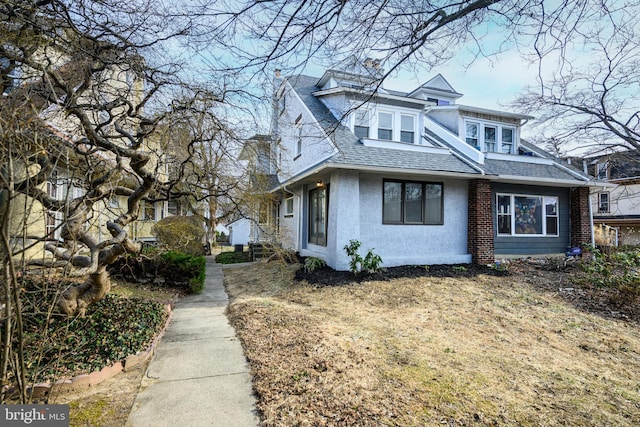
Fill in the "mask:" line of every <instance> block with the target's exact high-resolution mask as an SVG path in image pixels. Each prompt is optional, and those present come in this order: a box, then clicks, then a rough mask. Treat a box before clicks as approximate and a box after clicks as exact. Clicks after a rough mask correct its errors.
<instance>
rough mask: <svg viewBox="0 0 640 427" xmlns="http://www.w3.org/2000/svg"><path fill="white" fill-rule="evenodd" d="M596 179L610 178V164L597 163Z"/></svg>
mask: <svg viewBox="0 0 640 427" xmlns="http://www.w3.org/2000/svg"><path fill="white" fill-rule="evenodd" d="M596 177H597V178H598V179H600V180H606V179H608V178H609V162H608V161H605V162H602V163H596Z"/></svg>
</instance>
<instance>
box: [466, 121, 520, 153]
mask: <svg viewBox="0 0 640 427" xmlns="http://www.w3.org/2000/svg"><path fill="white" fill-rule="evenodd" d="M470 126H475V129H476V130H477V137H476V138H471V137H470V135H469V127H470ZM487 128H494V129H495V130H496V133H495V140H491V141H487V140H486V139H485V136H486V135H485V132H486V129H487ZM503 129H509V130H510V131H511V133H512V136H513V138H512V139H513V140H512V141H511V142H506V143H505V141H503V132H502V131H503ZM464 132H465V134H464V135H465V141H466V143H467V144H469V145H471V146H472V147H476V148H478V149H479V150H480V151H482V152H483V153H499V154H513V153H514V150H515V147H516V145H517V144H516V142H517V139H518V136H517V128H516V127H515V126H510V125H503V124H502V123H498V122H486V121H482V120H477V119H475V118H473V119H467V118H465V119H464ZM470 140H471V141H470ZM474 140H475V145H474V143H473V142H472V141H474ZM487 144H492V145H493V150H489V149H487V148H488V147H487ZM503 144H504V146H503ZM504 147H508V149H507V150H506V151H505V150H504Z"/></svg>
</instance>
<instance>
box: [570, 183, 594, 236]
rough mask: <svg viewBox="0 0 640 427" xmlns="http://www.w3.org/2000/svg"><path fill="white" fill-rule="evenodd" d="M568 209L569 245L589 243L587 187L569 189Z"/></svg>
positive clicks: (589, 227)
mask: <svg viewBox="0 0 640 427" xmlns="http://www.w3.org/2000/svg"><path fill="white" fill-rule="evenodd" d="M569 210H570V213H569V218H570V221H571V246H580V245H582V244H584V243H591V221H590V218H589V188H588V187H576V188H572V189H571V199H570V201H569Z"/></svg>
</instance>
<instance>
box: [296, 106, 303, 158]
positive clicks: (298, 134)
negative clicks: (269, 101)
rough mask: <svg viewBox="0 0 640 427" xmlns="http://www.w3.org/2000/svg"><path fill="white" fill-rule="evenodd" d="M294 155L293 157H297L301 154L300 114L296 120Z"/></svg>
mask: <svg viewBox="0 0 640 427" xmlns="http://www.w3.org/2000/svg"><path fill="white" fill-rule="evenodd" d="M296 136H297V140H296V154H295V157H299V156H300V155H301V154H302V114H300V115H299V116H298V118H297V119H296Z"/></svg>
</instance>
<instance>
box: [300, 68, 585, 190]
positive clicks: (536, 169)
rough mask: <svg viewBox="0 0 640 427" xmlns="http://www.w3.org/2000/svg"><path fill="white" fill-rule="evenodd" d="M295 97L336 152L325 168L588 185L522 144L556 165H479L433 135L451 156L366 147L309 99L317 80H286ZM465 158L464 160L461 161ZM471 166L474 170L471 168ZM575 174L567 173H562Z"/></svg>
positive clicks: (487, 161)
mask: <svg viewBox="0 0 640 427" xmlns="http://www.w3.org/2000/svg"><path fill="white" fill-rule="evenodd" d="M288 81H289V83H290V84H291V85H292V87H293V88H294V90H295V91H296V93H297V94H298V96H299V97H300V98H301V99H302V101H303V102H304V103H305V104H306V106H307V108H308V109H309V111H310V112H311V113H312V114H313V115H314V117H315V118H316V120H317V121H318V123H319V124H320V126H322V128H323V129H324V131H325V132H326V133H327V135H329V136H330V137H331V139H332V140H333V141H334V143H335V145H336V147H337V148H338V153H336V154H334V155H333V156H332V157H331V158H330V159H328V160H326V161H325V162H323V163H325V164H327V165H341V166H349V165H353V166H354V167H357V166H369V167H374V168H375V167H378V168H381V169H384V168H393V169H407V170H421V171H425V172H448V173H462V174H470V175H476V176H477V175H480V172H479V170H478V169H481V170H483V171H484V173H485V174H486V175H488V176H500V175H508V176H510V177H523V178H540V182H541V183H543V182H544V181H545V180H549V179H551V180H567V181H588V180H589V178H588V176H585V175H584V174H582V173H581V172H580V171H577V170H575V169H574V168H572V167H570V166H568V165H566V166H565V167H561V166H559V165H558V164H557V162H558V161H557V160H556V159H554V158H553V156H551V155H549V154H548V153H546V152H544V151H543V150H541V149H540V148H539V147H535V146H533V145H532V144H528V143H524V144H525V146H526V147H527V148H529V149H530V150H531V151H534V152H538V151H540V152H541V153H538V154H539V155H540V154H542V153H546V155H544V156H543V157H546V158H550V159H552V160H554V161H555V162H556V163H554V164H551V165H545V164H537V163H527V162H520V161H509V160H496V159H485V163H484V164H483V165H480V164H477V163H475V162H472V161H471V160H468V161H467V162H465V161H463V160H461V158H462V157H464V156H463V154H462V153H460V152H459V151H458V150H456V149H455V147H452V146H450V145H449V144H447V143H446V142H445V141H443V140H442V139H440V138H438V137H437V136H436V135H435V134H430V132H428V131H427V134H428V136H429V137H430V138H431V140H432V142H434V143H435V144H436V145H440V146H442V147H446V148H448V149H450V150H451V151H452V152H455V153H456V154H453V153H448V154H445V153H442V154H439V153H425V152H419V151H405V150H399V149H391V148H382V147H367V146H364V145H363V144H362V143H361V142H360V141H359V139H358V138H357V137H356V136H355V135H354V134H353V132H351V130H350V129H348V128H347V127H345V126H343V125H342V124H340V121H339V120H338V119H336V118H335V117H334V116H333V114H332V113H331V112H330V111H329V109H328V108H327V107H326V106H325V105H324V104H323V103H322V102H321V101H320V100H319V99H318V98H317V97H316V96H314V95H313V93H314V92H317V91H318V90H319V89H320V88H318V87H317V86H316V83H317V81H318V79H317V78H316V77H310V76H305V75H299V76H296V77H291V78H289V79H288ZM465 158H466V157H465ZM469 163H472V164H473V165H474V166H475V167H473V166H471V165H470V164H469ZM567 168H568V169H572V170H575V173H573V174H572V173H570V172H569V171H567V170H566V169H567Z"/></svg>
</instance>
